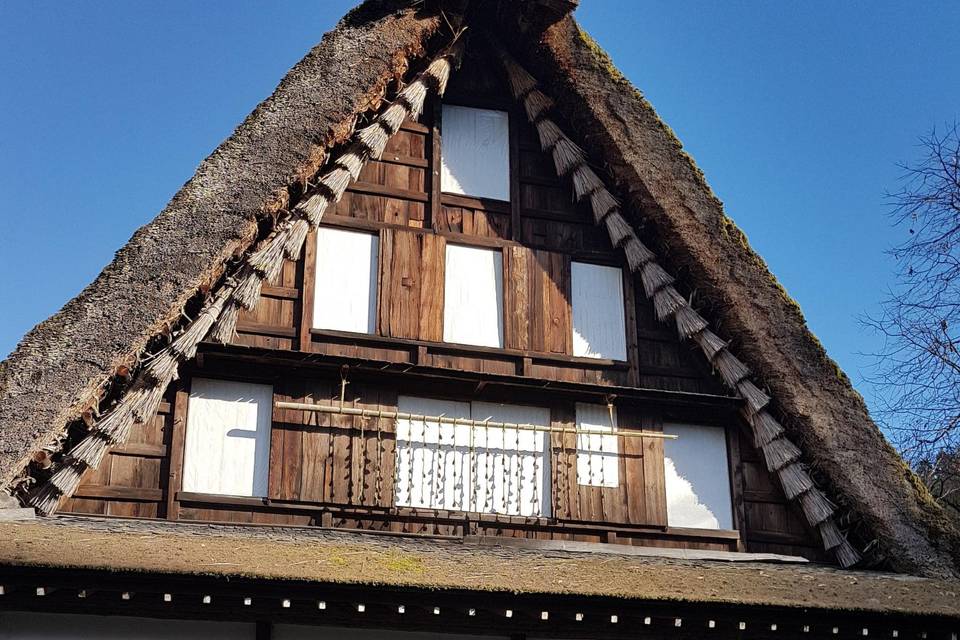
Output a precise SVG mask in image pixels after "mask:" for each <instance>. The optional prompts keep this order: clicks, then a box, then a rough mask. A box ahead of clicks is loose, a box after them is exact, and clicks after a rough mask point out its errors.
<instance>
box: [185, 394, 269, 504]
mask: <svg viewBox="0 0 960 640" xmlns="http://www.w3.org/2000/svg"><path fill="white" fill-rule="evenodd" d="M272 412H273V387H271V386H269V385H264V384H251V383H249V382H233V381H228V380H209V379H206V378H194V379H193V381H192V382H191V384H190V404H189V406H188V408H187V433H186V437H185V442H184V450H183V490H184V491H191V492H196V493H214V494H217V495H227V496H254V497H263V496H265V495H267V479H268V473H267V471H268V467H269V464H270V423H271V419H272Z"/></svg>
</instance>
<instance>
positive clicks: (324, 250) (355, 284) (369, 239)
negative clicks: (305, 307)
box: [313, 227, 379, 333]
mask: <svg viewBox="0 0 960 640" xmlns="http://www.w3.org/2000/svg"><path fill="white" fill-rule="evenodd" d="M378 261H379V239H378V238H377V236H376V235H374V234H372V233H360V232H356V231H345V230H343V229H332V228H330V227H320V229H319V230H318V231H317V278H316V283H315V285H314V296H313V327H314V328H315V329H331V330H334V331H353V332H357V333H373V332H374V330H375V328H376V318H377V268H378V267H377V265H378Z"/></svg>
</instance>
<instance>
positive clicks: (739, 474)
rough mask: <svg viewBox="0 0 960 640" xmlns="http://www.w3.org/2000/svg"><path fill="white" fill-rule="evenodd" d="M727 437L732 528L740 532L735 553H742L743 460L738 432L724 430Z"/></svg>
mask: <svg viewBox="0 0 960 640" xmlns="http://www.w3.org/2000/svg"><path fill="white" fill-rule="evenodd" d="M725 431H726V435H727V461H728V469H729V474H730V502H731V503H732V505H733V528H734V529H736V530H737V531H739V532H740V539H739V540H737V551H744V541H745V539H746V532H747V517H746V507H745V506H744V503H743V460H742V459H741V457H740V430H739V429H738V428H737V427H728V428H726V429H725Z"/></svg>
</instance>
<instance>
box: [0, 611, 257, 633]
mask: <svg viewBox="0 0 960 640" xmlns="http://www.w3.org/2000/svg"><path fill="white" fill-rule="evenodd" d="M255 637H256V625H254V624H253V623H252V622H219V621H218V622H210V621H202V620H158V619H154V618H133V617H127V616H91V615H76V614H68V613H44V614H43V615H37V614H36V613H30V612H26V611H23V612H21V611H5V612H0V640H13V639H14V638H16V640H90V638H97V639H98V640H129V639H130V638H137V639H138V640H243V639H244V638H249V639H250V640H253V639H254V638H255Z"/></svg>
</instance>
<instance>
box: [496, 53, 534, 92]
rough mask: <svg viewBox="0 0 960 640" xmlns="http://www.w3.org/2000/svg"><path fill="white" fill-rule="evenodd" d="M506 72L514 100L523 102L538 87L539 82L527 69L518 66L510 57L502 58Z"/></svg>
mask: <svg viewBox="0 0 960 640" xmlns="http://www.w3.org/2000/svg"><path fill="white" fill-rule="evenodd" d="M500 60H501V61H502V62H503V67H504V70H505V71H506V73H507V84H509V85H510V93H511V94H512V95H513V98H514V100H517V101H519V100H521V99H522V98H523V97H524V96H525V95H527V94H528V93H530V92H531V91H533V90H534V89H535V88H536V87H537V80H536V78H534V77H533V76H532V75H530V73H529V72H527V70H526V69H524V68H523V67H521V66H520V65H519V64H517V63H516V62H515V61H514V60H513V59H512V58H510V57H509V56H506V55H504V56H501V57H500Z"/></svg>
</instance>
